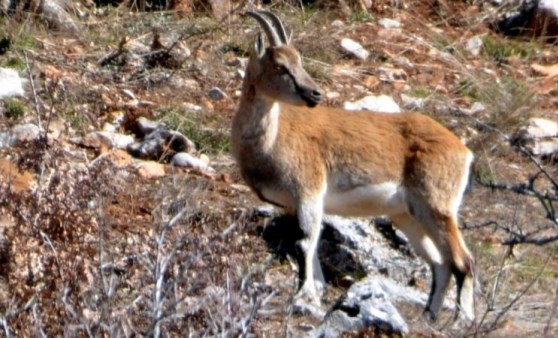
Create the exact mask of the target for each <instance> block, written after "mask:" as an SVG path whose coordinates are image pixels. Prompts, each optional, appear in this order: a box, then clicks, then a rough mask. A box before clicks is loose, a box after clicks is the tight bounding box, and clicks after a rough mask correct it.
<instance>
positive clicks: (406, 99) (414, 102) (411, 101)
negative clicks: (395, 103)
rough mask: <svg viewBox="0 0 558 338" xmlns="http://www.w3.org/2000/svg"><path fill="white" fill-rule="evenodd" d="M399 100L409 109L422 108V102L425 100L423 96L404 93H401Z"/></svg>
mask: <svg viewBox="0 0 558 338" xmlns="http://www.w3.org/2000/svg"><path fill="white" fill-rule="evenodd" d="M401 101H402V102H403V107H404V108H405V109H409V110H421V109H422V108H424V103H425V102H426V100H425V99H423V98H420V97H413V96H409V95H405V94H401Z"/></svg>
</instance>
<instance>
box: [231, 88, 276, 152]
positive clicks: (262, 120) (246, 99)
mask: <svg viewBox="0 0 558 338" xmlns="http://www.w3.org/2000/svg"><path fill="white" fill-rule="evenodd" d="M278 128H279V103H278V102H277V101H275V100H272V99H271V98H269V97H267V96H265V95H263V94H260V93H258V92H257V90H256V88H255V87H254V86H250V85H246V86H245V87H244V88H243V91H242V98H241V100H240V106H239V109H238V112H237V113H236V116H235V118H234V122H233V139H234V142H235V143H237V144H239V145H240V144H242V147H246V146H250V147H254V148H259V150H261V151H265V152H267V151H269V150H271V148H272V147H273V145H274V144H275V140H276V138H277V132H278Z"/></svg>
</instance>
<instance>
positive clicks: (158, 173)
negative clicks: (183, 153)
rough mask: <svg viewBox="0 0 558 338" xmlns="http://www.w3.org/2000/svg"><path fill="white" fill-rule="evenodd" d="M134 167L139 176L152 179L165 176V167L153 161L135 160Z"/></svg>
mask: <svg viewBox="0 0 558 338" xmlns="http://www.w3.org/2000/svg"><path fill="white" fill-rule="evenodd" d="M134 167H135V168H136V171H137V173H138V175H139V176H140V177H141V178H145V179H153V178H159V177H163V176H165V167H164V165H162V164H161V163H158V162H154V161H141V162H137V163H136V164H135V165H134Z"/></svg>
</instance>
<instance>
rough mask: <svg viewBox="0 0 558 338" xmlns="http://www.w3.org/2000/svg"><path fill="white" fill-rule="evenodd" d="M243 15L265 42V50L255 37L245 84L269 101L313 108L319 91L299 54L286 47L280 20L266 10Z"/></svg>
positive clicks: (285, 37) (259, 38)
mask: <svg viewBox="0 0 558 338" xmlns="http://www.w3.org/2000/svg"><path fill="white" fill-rule="evenodd" d="M246 14H247V15H250V16H251V17H253V18H254V19H256V20H257V21H258V23H259V24H260V25H261V27H262V29H263V31H264V32H265V34H266V36H267V39H268V41H269V47H267V48H264V44H263V37H262V34H261V33H259V34H258V36H257V37H256V41H255V43H254V46H253V49H252V53H251V55H250V61H249V63H248V69H247V72H246V76H247V81H249V83H250V84H251V85H253V86H254V87H255V88H256V89H257V90H258V91H259V92H260V93H262V94H264V95H266V96H268V97H270V98H271V99H273V100H277V101H281V102H286V103H289V104H292V105H297V106H303V105H306V106H309V107H315V106H316V105H317V104H318V103H319V102H320V100H321V99H322V92H321V90H320V88H319V87H318V85H317V84H316V83H315V82H314V80H313V79H312V78H311V77H310V75H308V73H307V72H306V70H305V69H304V68H303V67H302V58H301V57H300V54H299V53H298V52H297V51H296V49H294V48H293V47H291V46H290V37H289V36H287V33H286V32H285V27H284V26H283V23H282V22H281V20H280V19H279V18H278V17H277V16H276V15H275V14H273V13H271V12H268V11H257V12H251V11H248V12H246Z"/></svg>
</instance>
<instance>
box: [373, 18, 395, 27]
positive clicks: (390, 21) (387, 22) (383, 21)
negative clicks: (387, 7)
mask: <svg viewBox="0 0 558 338" xmlns="http://www.w3.org/2000/svg"><path fill="white" fill-rule="evenodd" d="M378 24H379V25H380V26H382V27H383V28H387V29H391V28H399V27H401V23H400V22H399V21H397V20H393V19H387V18H384V19H380V20H378Z"/></svg>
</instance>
